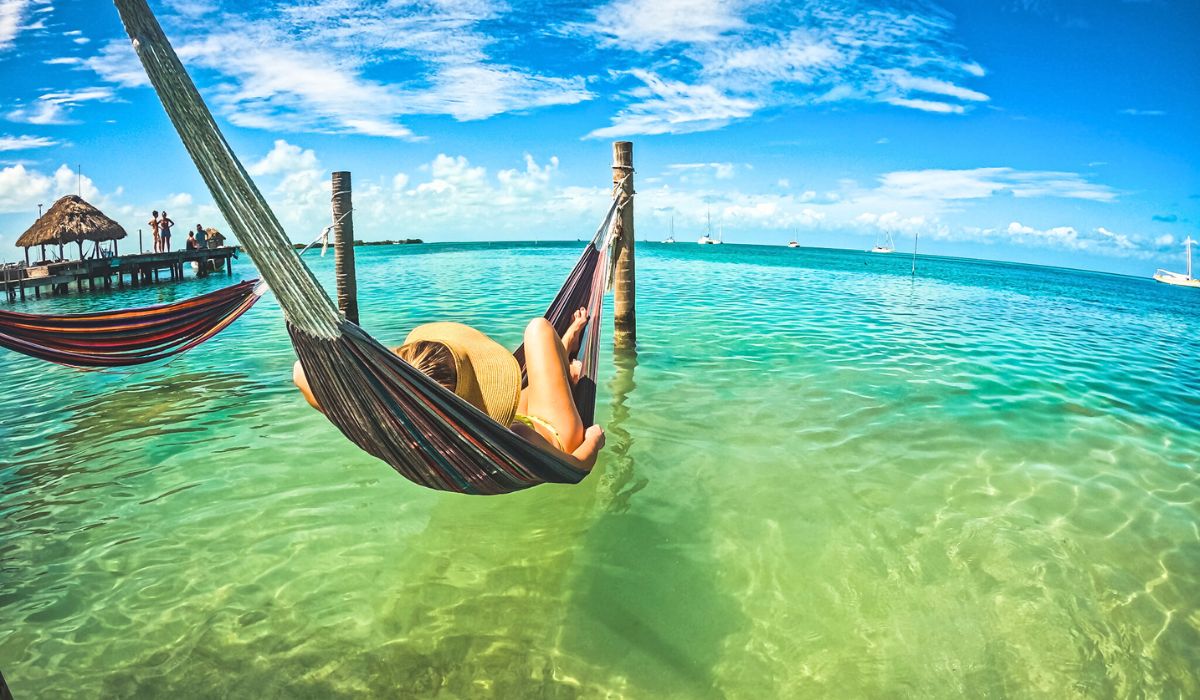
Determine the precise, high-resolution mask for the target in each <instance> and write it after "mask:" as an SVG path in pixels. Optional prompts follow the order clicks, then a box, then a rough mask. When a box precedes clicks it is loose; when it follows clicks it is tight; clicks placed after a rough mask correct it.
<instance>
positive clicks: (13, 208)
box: [0, 163, 103, 218]
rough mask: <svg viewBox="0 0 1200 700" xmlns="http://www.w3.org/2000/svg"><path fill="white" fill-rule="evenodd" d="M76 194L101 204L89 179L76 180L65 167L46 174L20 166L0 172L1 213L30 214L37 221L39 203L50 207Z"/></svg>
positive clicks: (100, 198)
mask: <svg viewBox="0 0 1200 700" xmlns="http://www.w3.org/2000/svg"><path fill="white" fill-rule="evenodd" d="M77 193H78V194H81V195H82V197H83V198H84V199H86V200H88V201H89V202H92V203H93V204H97V205H98V206H99V204H100V203H101V202H103V199H102V197H101V195H100V190H99V189H97V188H96V185H95V183H93V182H92V179H91V178H90V177H88V176H87V175H83V176H82V177H79V178H77V177H76V173H75V171H74V170H72V169H71V167H70V166H68V165H66V164H63V165H60V166H59V167H58V169H57V170H55V171H54V172H53V173H51V174H49V175H47V174H45V173H42V172H41V171H38V170H30V169H27V168H26V167H25V166H24V165H22V164H19V163H18V164H17V165H13V166H9V167H7V168H4V169H2V170H0V213H19V212H32V213H33V216H34V218H36V212H37V205H38V204H44V205H46V206H47V207H49V206H50V205H51V204H52V203H53V202H54V201H55V200H57V199H58V198H59V197H62V196H63V195H68V194H77Z"/></svg>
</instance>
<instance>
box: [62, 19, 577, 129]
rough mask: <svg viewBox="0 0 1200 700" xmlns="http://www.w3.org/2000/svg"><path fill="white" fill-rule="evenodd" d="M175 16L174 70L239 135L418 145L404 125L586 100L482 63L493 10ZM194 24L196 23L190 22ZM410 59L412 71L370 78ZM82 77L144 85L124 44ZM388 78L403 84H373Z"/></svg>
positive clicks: (540, 79) (570, 81)
mask: <svg viewBox="0 0 1200 700" xmlns="http://www.w3.org/2000/svg"><path fill="white" fill-rule="evenodd" d="M174 6H175V9H176V10H178V11H179V12H180V14H181V17H175V16H171V15H167V16H163V17H161V19H162V20H163V21H164V23H166V24H168V26H169V27H170V26H171V25H172V24H174V25H176V26H177V28H178V30H177V31H171V32H170V33H171V34H172V36H173V37H177V38H175V47H176V50H177V52H178V53H179V55H180V58H181V60H183V62H184V64H185V65H187V66H189V68H192V69H193V73H194V74H195V75H197V76H199V77H201V78H202V79H203V78H205V77H211V80H210V83H211V84H210V85H209V86H208V87H204V86H203V85H202V91H204V92H205V94H206V96H208V97H209V99H210V101H211V103H212V104H213V105H214V106H215V107H216V108H217V111H219V112H221V113H223V114H224V115H226V116H227V117H228V118H229V120H230V121H231V122H233V123H234V124H237V125H239V126H244V127H248V128H258V129H266V130H273V131H280V130H286V131H308V132H319V133H355V134H363V135H369V136H380V137H387V138H398V139H417V138H419V137H417V136H416V135H415V134H413V132H412V131H411V129H410V128H409V127H408V126H406V125H405V124H404V123H403V118H404V117H406V116H408V115H413V114H446V115H450V116H452V117H454V118H456V119H459V120H472V119H485V118H488V117H491V116H494V115H496V114H501V113H505V112H512V111H521V110H526V109H536V108H541V107H547V106H552V105H564V104H574V103H577V102H581V101H585V100H589V99H592V98H593V94H592V93H591V92H590V91H589V90H588V89H587V86H586V81H585V80H584V78H582V77H579V76H565V77H563V76H549V75H542V74H539V73H536V72H534V71H531V70H528V69H524V68H521V67H518V66H513V65H509V64H506V63H503V62H500V61H495V60H492V59H491V58H490V57H489V53H488V48H489V45H490V44H491V43H493V41H494V39H493V37H490V36H488V35H486V34H484V33H483V32H482V31H481V30H480V28H479V25H480V24H481V23H483V22H488V21H492V20H495V19H497V18H498V17H499V12H500V11H501V10H502V9H504V8H503V7H502V6H500V5H494V4H489V3H483V2H478V3H476V2H443V3H428V4H419V3H412V4H403V5H396V4H392V3H378V2H373V1H371V0H344V1H343V2H339V3H321V4H307V5H295V6H286V7H278V8H274V7H271V8H268V9H267V10H266V12H265V14H263V13H259V14H257V15H255V16H250V15H249V14H248V13H249V12H250V10H247V11H246V14H235V13H232V12H223V13H221V14H219V15H218V14H216V12H215V10H216V8H215V7H214V6H212V5H210V4H208V3H205V2H190V1H187V0H184V1H183V2H176V3H175V4H174ZM197 16H204V17H205V21H204V22H202V23H197V22H195V21H194V19H193V18H194V17H197ZM171 28H172V29H174V28H175V27H171ZM414 59H415V61H416V66H417V67H416V69H415V70H414V69H413V68H412V67H410V66H409V65H406V66H405V69H404V70H403V71H391V70H387V71H380V70H378V67H379V66H380V65H386V64H388V63H390V62H393V61H398V60H399V61H407V62H409V63H410V64H411V63H412V62H413V61H414ZM85 65H86V66H87V67H89V68H91V69H92V70H94V71H96V72H97V73H98V74H100V75H101V76H102V77H104V78H105V79H106V80H109V81H111V82H114V83H116V84H118V85H122V86H126V87H132V86H140V85H145V84H146V80H145V77H144V76H143V75H142V70H141V67H140V66H139V65H138V63H137V60H136V57H135V55H134V53H133V51H132V49H131V48H130V47H129V42H128V41H126V40H123V39H122V40H115V41H113V42H110V43H109V44H107V45H106V46H104V47H103V48H102V49H101V51H100V52H99V53H98V54H97V55H95V56H93V57H91V58H89V59H87V60H86V61H85ZM196 69H201V70H196ZM398 72H399V74H402V75H404V76H406V77H405V79H404V80H403V81H394V80H390V79H386V78H384V77H379V76H390V75H395V74H397V73H398ZM369 75H370V76H371V77H368V76H369Z"/></svg>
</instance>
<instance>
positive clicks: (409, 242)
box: [292, 238, 425, 250]
mask: <svg viewBox="0 0 1200 700" xmlns="http://www.w3.org/2000/svg"><path fill="white" fill-rule="evenodd" d="M424 242H425V241H423V240H421V239H420V238H404V239H402V240H398V241H392V240H387V241H361V240H357V241H354V245H356V246H360V245H414V244H417V243H424ZM330 244H331V245H332V241H331V242H330ZM305 245H306V244H305V243H293V244H292V247H293V248H295V249H297V250H300V249H302V248H304V246H305Z"/></svg>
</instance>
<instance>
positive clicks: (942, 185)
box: [880, 168, 1117, 202]
mask: <svg viewBox="0 0 1200 700" xmlns="http://www.w3.org/2000/svg"><path fill="white" fill-rule="evenodd" d="M880 190H881V191H882V192H884V193H886V194H888V195H890V196H894V197H903V198H922V199H939V200H956V199H979V198H983V197H991V196H993V195H996V194H1001V193H1008V194H1011V195H1012V196H1014V197H1023V198H1030V197H1059V198H1066V199H1086V200H1092V201H1096V202H1111V201H1113V200H1115V199H1116V198H1117V192H1116V191H1115V190H1113V189H1112V188H1111V187H1108V186H1107V185H1100V184H1096V183H1093V182H1089V181H1088V180H1087V179H1085V178H1084V177H1083V176H1081V175H1079V174H1077V173H1068V172H1051V171H1028V170H1015V169H1013V168H971V169H966V170H938V169H929V170H905V171H897V172H891V173H887V174H885V175H883V176H882V177H881V178H880Z"/></svg>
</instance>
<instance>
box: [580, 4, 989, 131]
mask: <svg viewBox="0 0 1200 700" xmlns="http://www.w3.org/2000/svg"><path fill="white" fill-rule="evenodd" d="M635 19H636V21H634V20H635ZM647 19H649V20H652V21H647ZM952 29H953V25H952V20H951V18H950V16H949V15H947V14H945V13H942V12H940V11H939V10H937V9H936V8H934V7H933V6H931V5H927V4H924V3H910V2H906V1H904V0H900V1H899V2H894V3H891V4H888V5H884V6H882V7H881V6H878V5H875V4H872V5H866V4H864V3H861V2H857V1H855V0H841V1H840V2H827V1H826V2H818V1H817V0H802V1H801V2H798V3H795V4H791V5H785V6H783V7H779V6H774V5H766V4H761V3H753V2H717V1H716V0H690V1H689V2H686V3H662V2H657V0H613V1H612V2H609V3H608V4H605V5H602V6H601V7H599V8H597V9H595V10H594V11H593V13H592V21H590V22H585V23H576V24H569V25H567V26H566V27H565V28H564V31H566V32H568V33H572V34H575V35H582V36H587V37H592V38H594V39H596V40H598V41H599V42H600V43H601V45H603V46H606V47H607V48H608V50H610V51H611V52H612V53H613V54H614V55H615V56H616V57H618V58H622V57H623V58H624V60H627V61H629V62H631V63H634V64H635V65H639V66H640V67H639V68H637V69H628V70H625V71H619V70H618V71H617V72H615V73H614V76H615V77H617V78H618V79H620V78H622V77H624V76H629V77H632V78H634V79H636V80H638V81H640V82H641V83H642V85H640V86H636V87H634V88H632V89H629V90H628V91H627V92H626V93H625V96H626V97H627V98H628V104H627V105H626V106H624V107H623V108H621V109H620V110H619V111H618V113H617V114H616V115H615V116H614V117H613V119H612V124H611V125H610V126H607V127H603V128H600V129H596V130H594V131H593V132H591V133H590V134H589V136H592V137H597V138H606V137H611V136H622V135H626V136H627V135H634V134H661V133H685V132H691V131H702V130H710V129H717V128H721V127H723V126H725V125H727V124H729V123H730V122H732V121H734V120H738V119H744V118H746V117H749V116H751V115H752V114H754V113H756V112H758V111H760V110H762V109H768V108H772V107H780V106H785V105H795V104H828V103H834V102H846V101H873V102H881V103H885V104H891V105H894V106H897V107H902V108H906V109H915V110H920V111H925V112H936V113H943V114H961V113H964V112H966V111H968V110H969V109H970V108H971V107H972V105H975V104H978V103H981V102H985V101H987V100H988V99H989V97H988V95H986V94H985V93H983V92H981V91H979V90H975V89H971V88H968V87H965V86H963V85H960V84H959V82H958V81H960V80H965V79H977V78H980V77H983V76H984V75H985V74H986V71H985V70H984V69H983V67H982V66H980V65H979V64H978V63H976V62H974V61H970V60H968V59H966V58H965V57H964V56H963V55H962V54H963V50H962V49H961V47H959V46H957V45H956V44H954V43H953V42H952V41H951V40H950V34H951V30H952ZM897 46H904V47H905V50H904V51H896V47H897Z"/></svg>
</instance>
